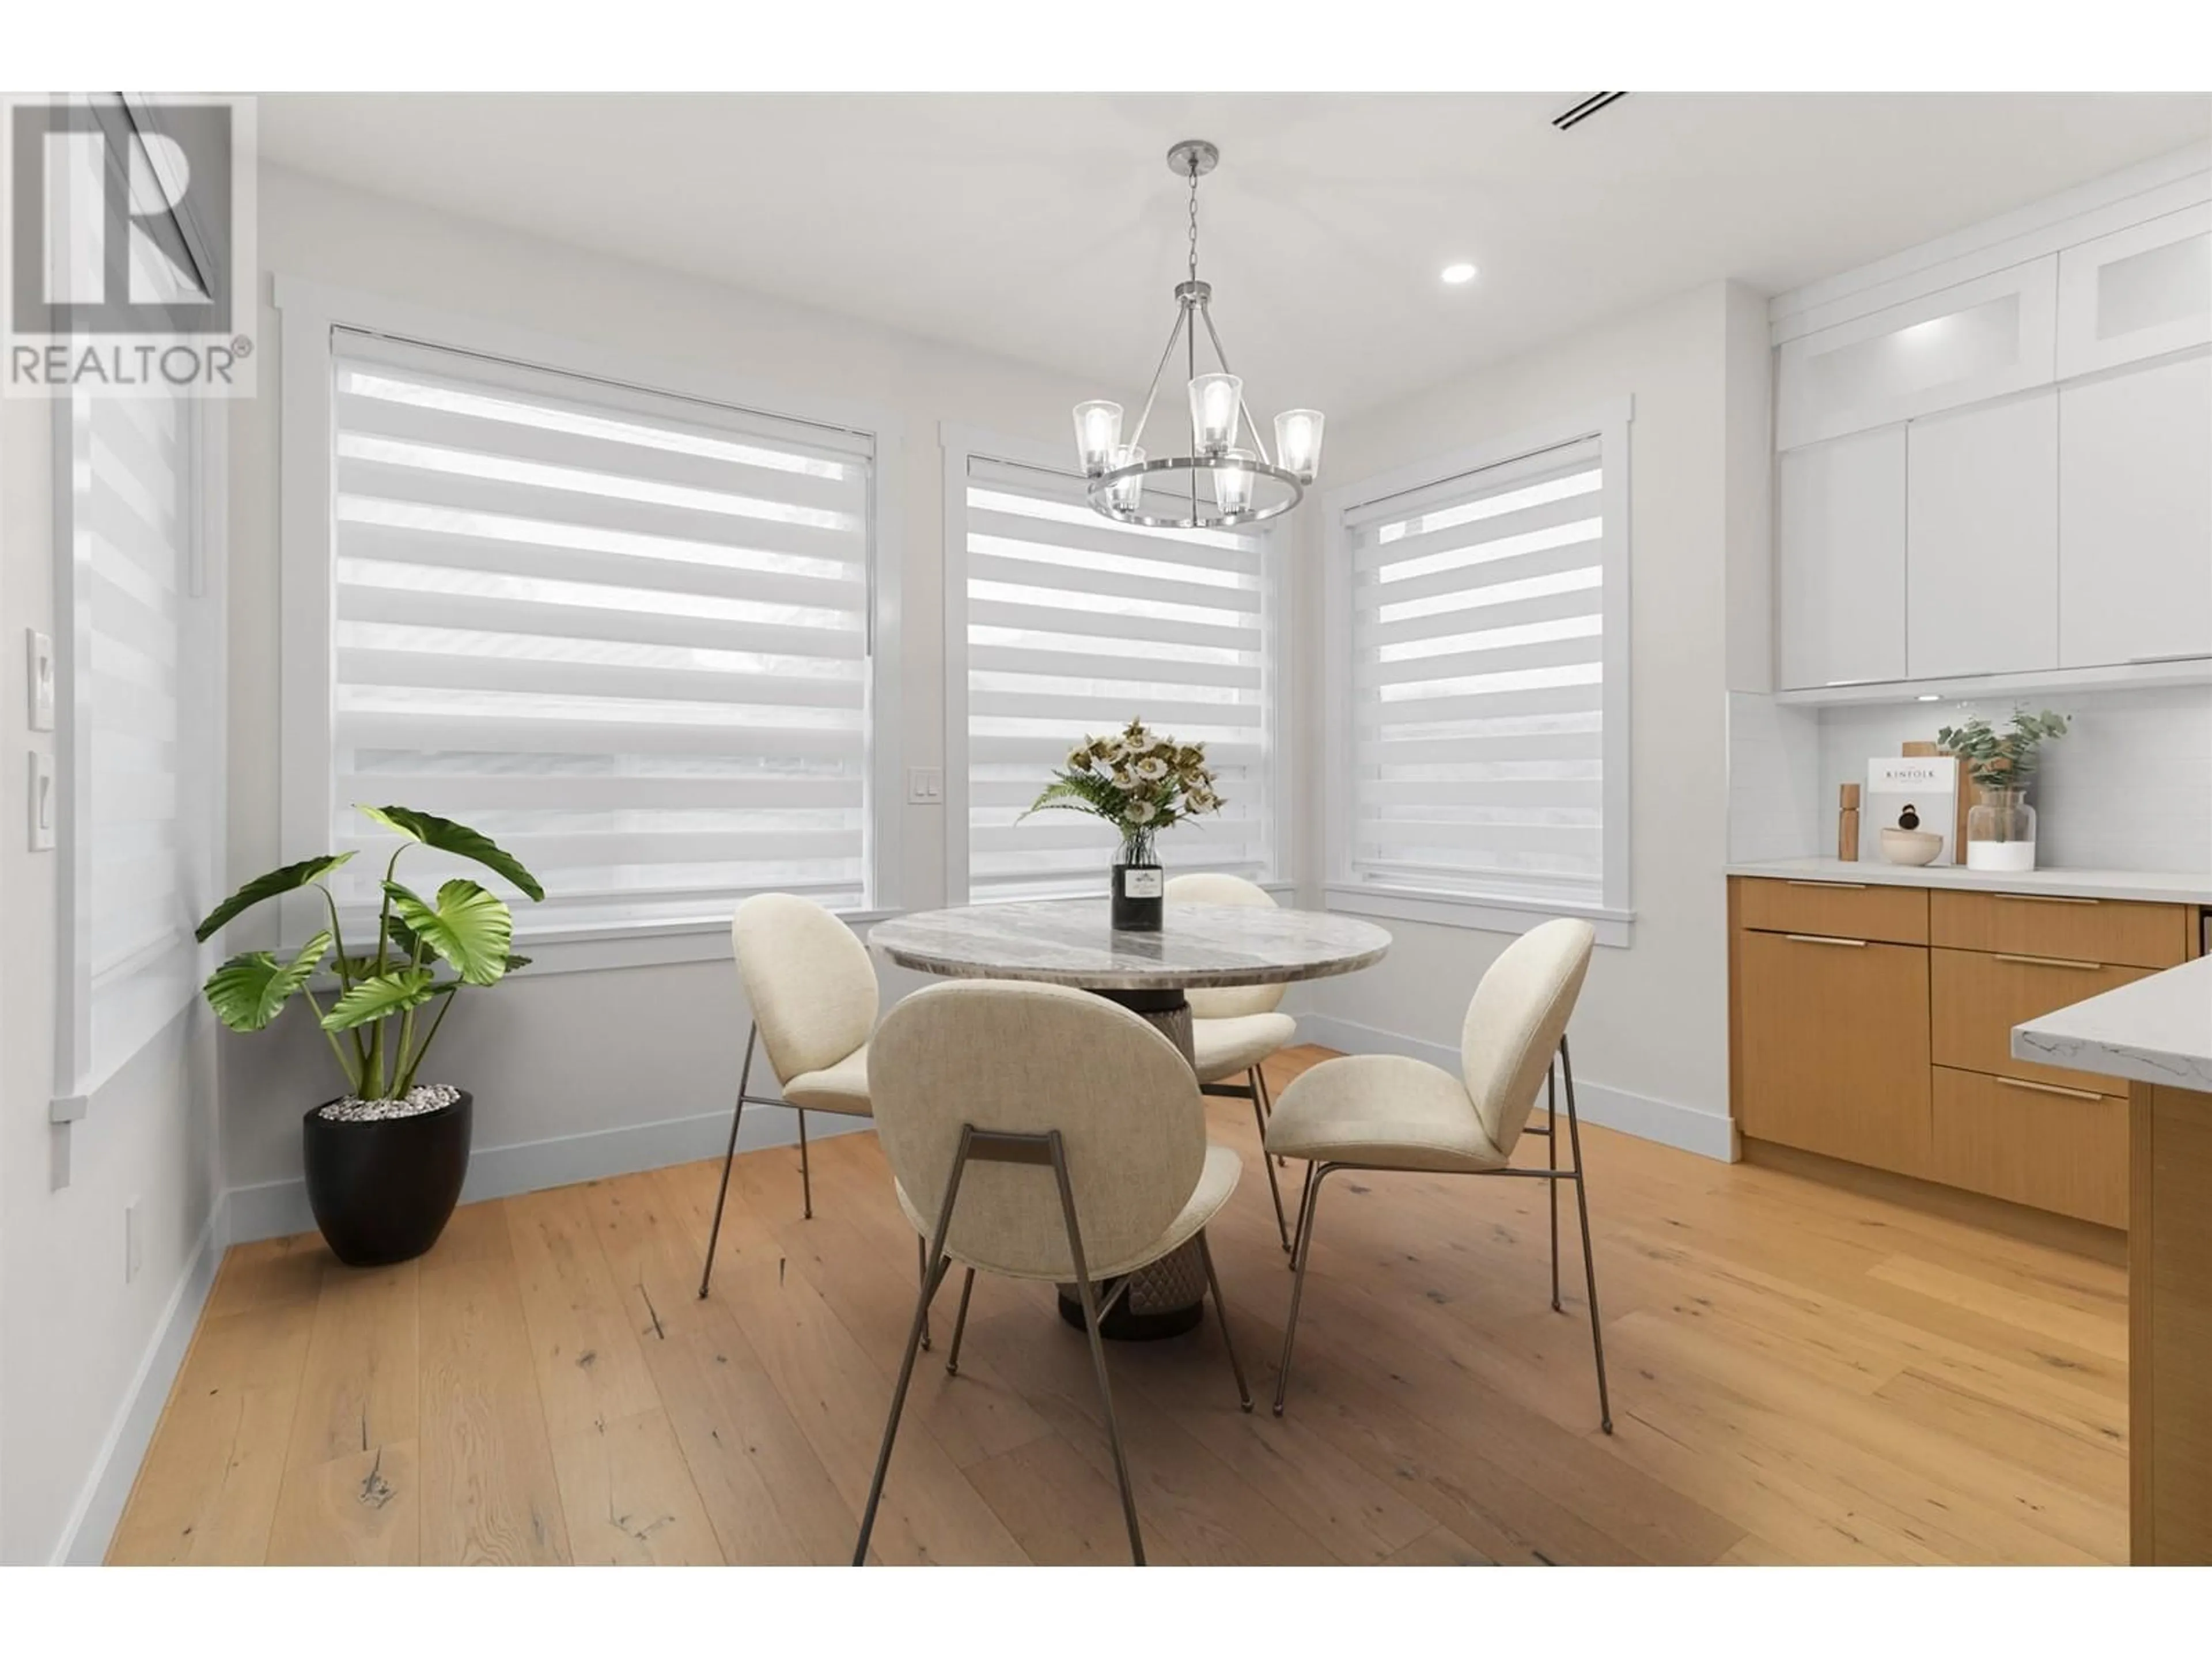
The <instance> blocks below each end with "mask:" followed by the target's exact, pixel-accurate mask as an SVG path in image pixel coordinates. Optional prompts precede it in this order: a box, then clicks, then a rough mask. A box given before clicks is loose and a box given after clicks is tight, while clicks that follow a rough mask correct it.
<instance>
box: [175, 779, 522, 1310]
mask: <svg viewBox="0 0 2212 1659" xmlns="http://www.w3.org/2000/svg"><path fill="white" fill-rule="evenodd" d="M356 810H358V811H362V812H363V813H365V814H367V815H368V817H370V818H372V819H374V821H375V822H376V823H379V824H381V825H382V826H383V827H384V828H385V829H389V830H391V831H392V833H393V834H395V835H397V836H399V838H400V842H399V845H398V847H397V848H394V849H393V851H392V857H391V859H390V860H389V861H387V862H386V865H385V867H384V882H383V892H384V902H383V905H382V907H381V908H380V910H379V912H378V915H377V920H376V943H375V945H374V948H373V949H372V950H371V951H368V954H366V955H363V956H356V955H355V954H353V953H352V952H351V951H349V950H348V949H347V948H346V943H345V937H344V933H343V930H342V929H341V927H339V924H338V909H337V901H336V900H334V899H333V898H332V897H331V891H330V888H329V886H328V885H327V882H328V879H329V877H330V874H331V872H332V871H334V870H336V869H337V868H338V867H339V866H341V865H343V864H344V863H346V862H347V861H348V860H350V859H351V858H352V857H353V854H351V853H332V854H324V855H323V856H322V857H320V858H313V859H305V860H301V862H299V863H297V864H288V865H286V866H284V867H283V869H281V870H272V871H270V872H269V873H268V874H267V875H265V876H262V877H259V878H257V879H255V880H253V881H249V882H247V883H246V885H245V886H243V887H241V888H240V889H239V890H237V891H236V892H235V893H233V894H232V895H231V896H229V897H228V898H227V899H225V900H224V901H223V902H222V903H221V904H219V905H217V906H216V908H214V910H213V911H211V912H210V913H209V915H208V918H207V920H206V921H203V922H202V923H200V925H199V928H198V930H197V933H198V938H199V940H200V942H201V943H202V944H205V943H206V942H207V941H208V940H209V939H211V938H213V937H214V936H215V934H216V933H217V932H218V931H220V930H221V929H222V927H224V926H225V924H227V923H228V922H229V921H230V920H231V919H232V918H233V917H234V916H237V915H240V914H242V913H243V912H245V911H246V910H250V909H252V908H253V907H254V906H255V905H257V904H260V903H263V902H265V901H267V900H270V899H273V898H276V897H278V896H280V895H283V894H285V893H290V892H296V891H299V890H301V889H303V888H308V887H313V888H314V889H315V890H317V891H319V893H321V895H322V897H323V904H324V907H325V908H326V909H327V910H328V911H329V913H330V926H329V927H327V928H325V929H324V930H322V931H320V932H319V933H315V934H314V935H313V937H311V938H310V939H308V940H307V943H306V944H305V945H301V947H300V949H299V950H298V951H296V952H295V953H294V954H293V955H292V956H291V957H289V959H287V958H283V957H278V956H277V955H276V954H275V953H274V952H272V951H246V952H245V953H243V954H242V955H240V956H234V957H231V959H230V960H229V961H228V962H226V963H223V964H222V967H220V968H218V969H216V970H215V972H214V973H213V974H211V975H209V977H208V981H207V984H206V985H205V986H204V987H203V989H204V992H205V994H206V996H207V1000H208V1006H210V1007H211V1008H213V1009H214V1010H215V1012H216V1018H218V1019H220V1020H221V1021H222V1023H223V1024H225V1025H228V1027H229V1028H230V1029H231V1030H234V1031H258V1030H263V1029H264V1028H265V1027H267V1026H268V1025H269V1024H270V1022H272V1021H273V1020H275V1019H276V1017H277V1015H278V1014H280V1013H282V1012H283V1010H284V1006H285V1005H286V1004H287V1003H289V1001H290V1000H292V998H293V997H294V996H295V994H296V995H300V996H304V997H305V998H306V999H307V1003H308V1006H310V1007H311V1008H313V1011H314V1014H315V1018H316V1019H317V1021H318V1023H319V1024H320V1025H321V1027H322V1030H323V1035H324V1037H325V1040H326V1041H327V1042H329V1043H330V1045H331V1054H333V1055H335V1056H336V1057H337V1063H338V1070H339V1071H340V1072H341V1073H343V1075H344V1078H345V1084H346V1088H345V1092H344V1093H343V1095H341V1096H339V1097H337V1098H336V1099H333V1100H328V1101H325V1102H324V1103H322V1104H321V1105H319V1106H317V1107H315V1108H313V1109H311V1110H310V1111H309V1112H308V1113H307V1117H306V1119H305V1122H304V1128H303V1132H302V1138H303V1140H304V1143H305V1146H304V1151H305V1154H306V1164H307V1201H308V1203H309V1204H310V1205H311V1206H313V1209H314V1212H315V1224H316V1225H318V1226H319V1227H320V1228H321V1229H322V1231H323V1237H324V1238H325V1240H326V1241H328V1243H329V1244H330V1247H331V1251H332V1252H333V1253H334V1254H335V1255H337V1258H338V1260H339V1261H343V1262H344V1263H346V1264H347V1265H348V1266H349V1267H381V1266H383V1265H384V1264H386V1263H387V1262H393V1261H408V1260H410V1258H412V1257H415V1256H418V1255H422V1252H423V1251H425V1250H427V1249H429V1248H430V1247H431V1245H433V1244H435V1243H437V1242H438V1235H439V1234H440V1233H441V1232H442V1231H444V1230H445V1225H446V1222H447V1219H448V1218H450V1217H451V1216H452V1215H453V1206H454V1204H455V1203H456V1202H458V1201H459V1198H460V1195H461V1181H462V1178H463V1177H464V1176H465V1175H466V1174H467V1173H468V1165H469V1132H470V1119H471V1108H472V1106H473V1100H472V1097H471V1096H470V1094H469V1092H468V1091H467V1090H465V1089H459V1088H455V1087H453V1085H450V1084H443V1083H428V1084H426V1083H419V1082H417V1081H416V1074H417V1073H419V1072H420V1070H421V1068H422V1058H423V1056H424V1055H425V1054H428V1052H429V1048H430V1044H431V1042H432V1041H433V1040H434V1039H435V1037H436V1036H437V1035H438V1031H439V1029H440V1028H441V1026H443V1025H444V1024H445V1022H446V1016H447V1013H449V1012H451V1011H452V1009H453V999H454V997H455V995H456V994H458V993H459V990H460V987H462V986H464V985H496V984H498V983H499V981H501V980H502V979H504V978H505V977H506V976H507V975H508V974H510V973H512V972H513V970H514V969H517V968H520V967H523V966H525V965H526V963H527V960H528V959H527V958H526V957H518V956H515V955H513V953H512V952H511V951H509V950H508V948H507V946H508V945H509V944H510V942H511V941H512V939H513V933H514V919H513V915H512V913H510V912H509V910H508V909H507V906H506V904H505V903H504V902H501V899H500V898H499V897H498V896H497V895H496V894H494V893H492V892H491V891H489V890H488V889H486V888H484V887H483V886H482V885H480V884H477V883H476V882H473V881H467V880H458V879H457V880H453V881H448V882H447V883H446V884H444V885H443V886H441V887H440V888H439V889H438V893H437V896H436V897H435V899H425V898H423V897H422V896H421V895H419V894H417V893H416V892H414V891H412V890H410V889H409V888H407V887H405V886H404V885H402V884H400V882H399V881H398V879H397V875H398V867H399V855H400V854H402V853H404V852H405V851H406V850H407V849H408V848H410V847H416V846H421V847H428V848H433V849H435V850H436V851H438V852H441V853H450V854H455V855H456V856H458V857H460V858H464V859H467V860H470V861H471V862H472V863H476V864H480V865H482V866H484V867H485V868H486V869H488V870H490V871H492V872H495V874H497V875H500V876H503V877H505V878H507V880H508V881H510V882H512V883H513V884H514V885H515V886H516V887H518V888H520V890H522V891H523V892H525V893H527V894H528V895H529V896H531V897H532V899H542V898H544V896H545V892H544V889H543V888H542V887H540V886H539V885H538V878H536V877H535V876H532V874H531V873H530V872H529V871H527V870H526V869H524V868H523V867H522V866H521V864H520V863H519V862H518V861H517V860H515V859H513V857H512V856H510V855H509V854H507V853H505V852H502V851H501V849H500V848H498V847H497V846H496V845H495V844H494V843H493V842H491V840H490V839H489V837H487V836H482V835H479V834H478V833H477V831H476V830H473V829H469V828H467V827H466V826H465V825H463V824H459V823H453V821H452V820H451V819H449V818H441V817H435V816H433V815H432V814H430V813H428V812H417V811H413V810H411V809H410V808H408V807H404V806H362V807H359V808H357V809H356ZM326 961H327V962H328V963H330V965H331V969H332V971H333V972H334V974H335V975H336V977H337V995H336V996H335V997H334V998H333V999H332V1000H331V1004H330V1006H328V1007H327V1008H325V1006H323V1003H322V1000H320V998H319V997H318V996H317V994H316V992H315V989H314V987H313V985H312V984H311V983H310V981H312V980H313V978H314V977H315V975H316V974H317V973H318V972H319V971H320V970H321V969H322V968H323V966H324V964H325V962H326ZM441 963H442V964H443V965H444V966H445V967H447V968H448V969H451V970H452V972H451V973H450V975H445V976H442V977H441V975H440V973H439V966H440V964H441ZM434 1005H435V1012H431V1013H430V1014H429V1016H428V1019H427V1020H424V1019H422V1015H423V1013H424V1012H425V1011H426V1010H430V1009H432V1008H433V1006H434Z"/></svg>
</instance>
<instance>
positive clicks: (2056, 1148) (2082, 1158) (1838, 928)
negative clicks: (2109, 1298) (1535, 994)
mask: <svg viewBox="0 0 2212 1659" xmlns="http://www.w3.org/2000/svg"><path fill="white" fill-rule="evenodd" d="M1841 867H1842V868H1844V869H1848V868H1849V867H1850V866H1841ZM1729 927H1730V939H1729V972H1730V976H1731V982H1730V994H1729V1019H1730V1031H1729V1054H1730V1059H1731V1073H1732V1075H1731V1079H1730V1094H1731V1098H1732V1102H1733V1105H1734V1108H1735V1116H1736V1121H1737V1127H1739V1129H1741V1132H1742V1133H1743V1135H1744V1136H1745V1138H1746V1139H1747V1140H1748V1141H1751V1142H1753V1143H1759V1142H1771V1143H1773V1144H1775V1145H1778V1146H1790V1147H1796V1148H1799V1149H1801V1150H1803V1151H1806V1152H1819V1153H1821V1154H1824V1155H1825V1156H1826V1157H1829V1158H1841V1159H1844V1160H1845V1161H1847V1162H1850V1163H1853V1164H1866V1165H1869V1166H1871V1167H1873V1168H1875V1169H1879V1170H1890V1171H1892V1172H1893V1173H1896V1174H1899V1175H1906V1176H1917V1177H1918V1178H1920V1179H1923V1180H1927V1181H1933V1182H1940V1183H1942V1184H1943V1185H1946V1186H1950V1187H1958V1188H1965V1189H1966V1190H1967V1191H1970V1192H1976V1193H1980V1194H1985V1195H1986V1196H1989V1197H1992V1198H1998V1199H2002V1200H2006V1201H2008V1202H2009V1203H2013V1204H2020V1205H2026V1206H2031V1207H2033V1208H2035V1209H2039V1210H2047V1211H2051V1212H2056V1213H2057V1214H2060V1215H2066V1216H2072V1217H2075V1218H2078V1219H2080V1220H2083V1221H2090V1222H2094V1223H2097V1224H2098V1225H2102V1226H2114V1227H2117V1226H2124V1225H2127V1205H2126V1190H2127V1180H2126V1172H2127V1168H2128V1156H2129V1152H2128V1146H2129V1142H2128V1127H2127V1113H2126V1110H2125V1103H2124V1102H2123V1101H2121V1100H2120V1099H2119V1098H2118V1096H2116V1095H2115V1094H2114V1093H2113V1092H2112V1085H2111V1080H2110V1079H2107V1078H2104V1077H2100V1076H2099V1075H2097V1074H2095V1073H2087V1072H2078V1071H2074V1070H2071V1069H2068V1068H2064V1067H2060V1066H2044V1065H2039V1064H2034V1063H2031V1062H2028V1061H2025V1060H2015V1059H2014V1058H2013V1057H2012V1051H2011V1036H2012V1028H2013V1027H2014V1026H2015V1025H2017V1024H2021V1023H2022V1022H2023V1021H2026V1020H2029V1019H2032V1018H2035V1017H2036V1016H2038V1015H2039V1014H2044V1013H2047V1012H2050V1011H2051V1010H2052V1009H2055V1008H2061V1007H2065V1006H2069V1005H2071V1004H2073V1003H2076V1002H2081V1001H2083V1000H2087V999H2088V998H2090V997H2093V996H2095V995H2097V994H2100V992H2104V991H2108V990H2112V989H2114V988H2116V987H2119V986H2122V985H2125V984H2128V983H2130V981H2134V980H2137V979H2141V978H2143V977H2145V976H2146V975H2149V974H2152V973H2154V972H2157V971H2159V970H2160V969H2166V968H2170V967H2172V966H2174V965H2175V964H2177V963H2180V962H2182V961H2184V960H2185V959H2187V958H2188V957H2191V956H2193V955H2194V954H2196V952H2197V948H2198V946H2197V938H2198V933H2197V928H2198V921H2197V907H2196V906H2195V905H2193V904H2179V903H2175V904H2162V903H2152V902H2142V901H2122V900H2110V899H2096V898H2087V897H2075V896H2065V895H2059V894H2051V893H2003V892H1996V891H1991V890H1986V889H1972V888H1968V889H1961V888H1955V887H1948V886H1939V887H1934V888H1929V887H1920V886H1914V885H1911V884H1905V883H1887V882H1864V881H1854V880H1851V879H1850V878H1848V877H1844V876H1841V875H1838V877H1836V878H1826V879H1819V878H1809V877H1808V878H1787V877H1780V876H1777V877H1773V878H1757V877H1743V876H1739V877H1735V878H1732V880H1731V882H1730V884H1729Z"/></svg>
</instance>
